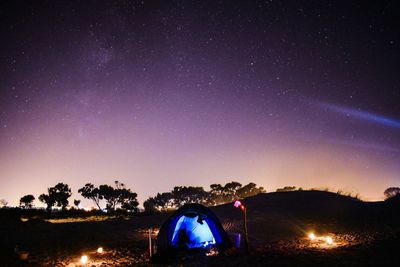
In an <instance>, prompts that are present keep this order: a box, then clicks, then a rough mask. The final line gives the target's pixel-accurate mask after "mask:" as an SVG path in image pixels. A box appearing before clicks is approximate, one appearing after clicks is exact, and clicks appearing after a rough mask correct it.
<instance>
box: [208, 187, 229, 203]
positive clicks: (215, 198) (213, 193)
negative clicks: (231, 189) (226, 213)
mask: <svg viewBox="0 0 400 267" xmlns="http://www.w3.org/2000/svg"><path fill="white" fill-rule="evenodd" d="M210 188H211V190H210V198H209V200H208V202H207V204H208V205H211V206H215V205H219V204H222V203H225V198H224V187H223V186H222V185H220V184H212V185H210Z"/></svg>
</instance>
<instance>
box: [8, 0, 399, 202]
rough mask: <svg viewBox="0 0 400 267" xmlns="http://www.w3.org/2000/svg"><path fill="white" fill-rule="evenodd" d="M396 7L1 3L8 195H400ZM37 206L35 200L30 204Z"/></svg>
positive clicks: (141, 197) (279, 3)
mask: <svg viewBox="0 0 400 267" xmlns="http://www.w3.org/2000/svg"><path fill="white" fill-rule="evenodd" d="M398 16H399V8H398V7H397V6H394V2H393V1H379V2H373V3H368V1H363V2H361V3H358V4H357V3H348V1H323V2H320V1H296V2H292V1H287V2H282V1H197V2H195V3H192V2H191V1H132V2H130V1H119V2H111V1H104V2H103V1H84V2H75V1H66V2H59V1H57V2H52V1H50V2H48V1H35V2H34V3H32V2H24V1H17V2H15V1H8V2H2V3H1V4H0V20H1V21H0V25H1V26H0V27H1V40H2V41H1V44H0V72H1V73H2V74H1V80H0V90H1V91H0V199H6V200H7V201H8V202H10V204H12V205H16V204H17V203H18V200H19V198H20V197H21V196H23V195H25V194H34V195H35V196H36V197H37V196H38V195H39V194H41V193H44V192H45V191H46V188H47V187H49V186H53V185H55V184H56V183H57V182H60V181H62V182H65V183H68V184H69V185H70V186H71V187H72V188H73V193H74V195H73V196H72V198H71V199H74V198H76V199H81V197H80V196H79V195H78V193H77V189H78V188H80V187H82V186H83V185H84V184H85V183H86V182H92V183H94V184H96V185H98V184H102V183H108V184H111V183H113V181H114V180H120V181H122V182H124V183H126V184H127V185H128V186H129V187H130V188H132V189H133V191H135V192H137V193H138V194H139V200H140V201H141V202H142V201H143V200H144V199H146V198H147V197H149V196H152V195H154V194H156V193H157V192H164V191H168V190H170V189H172V187H173V186H175V185H198V186H204V187H205V188H206V189H208V186H209V185H210V184H211V183H226V182H229V181H232V180H237V181H239V182H242V183H248V182H250V181H253V182H255V183H257V184H259V185H262V186H264V187H265V188H266V189H267V191H272V190H275V189H276V188H277V187H281V186H285V185H295V186H302V187H304V188H311V187H330V188H332V189H336V190H337V189H344V190H345V191H352V192H358V193H360V194H361V195H362V196H363V197H364V198H365V199H379V198H381V197H382V196H383V191H384V189H386V188H387V187H389V186H399V185H400V175H399V174H400V126H399V125H400V105H399V103H400V76H399V75H398V70H399V69H400V49H399V48H400V45H399V29H400V27H399V26H400V25H399V22H398ZM37 204H38V203H37Z"/></svg>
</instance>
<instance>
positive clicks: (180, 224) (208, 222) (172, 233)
mask: <svg viewBox="0 0 400 267" xmlns="http://www.w3.org/2000/svg"><path fill="white" fill-rule="evenodd" d="M181 235H184V236H185V243H186V245H187V248H189V249H192V248H202V247H208V246H215V247H217V248H218V249H219V250H223V249H226V248H229V247H230V246H231V243H230V241H229V239H228V235H227V234H226V232H225V230H224V229H223V228H222V225H221V223H220V222H219V220H218V218H217V216H215V215H214V213H212V211H211V210H210V209H208V208H207V207H205V206H203V205H200V204H186V205H184V206H182V207H181V208H179V209H178V210H177V211H176V212H175V213H174V214H173V215H172V216H171V217H169V218H168V219H167V220H166V221H165V222H164V224H163V225H162V226H161V229H160V231H159V233H158V235H157V242H156V244H157V253H164V252H171V251H176V250H177V249H179V246H180V242H181V241H180V236H181Z"/></svg>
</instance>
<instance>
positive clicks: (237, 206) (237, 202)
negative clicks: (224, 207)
mask: <svg viewBox="0 0 400 267" xmlns="http://www.w3.org/2000/svg"><path fill="white" fill-rule="evenodd" d="M233 206H235V208H239V207H240V206H242V202H240V201H239V200H236V201H235V203H233Z"/></svg>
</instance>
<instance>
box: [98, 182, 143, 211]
mask: <svg viewBox="0 0 400 267" xmlns="http://www.w3.org/2000/svg"><path fill="white" fill-rule="evenodd" d="M99 194H100V195H101V196H102V198H104V199H105V200H106V202H107V203H106V206H107V209H108V210H110V211H114V210H115V209H116V208H117V207H118V206H119V207H121V208H122V209H124V210H127V211H136V210H137V206H138V205H139V202H138V201H137V194H136V193H135V192H132V191H131V190H130V189H127V188H126V187H125V184H123V183H121V182H119V181H115V188H114V187H112V186H110V185H105V184H104V185H100V186H99Z"/></svg>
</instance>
